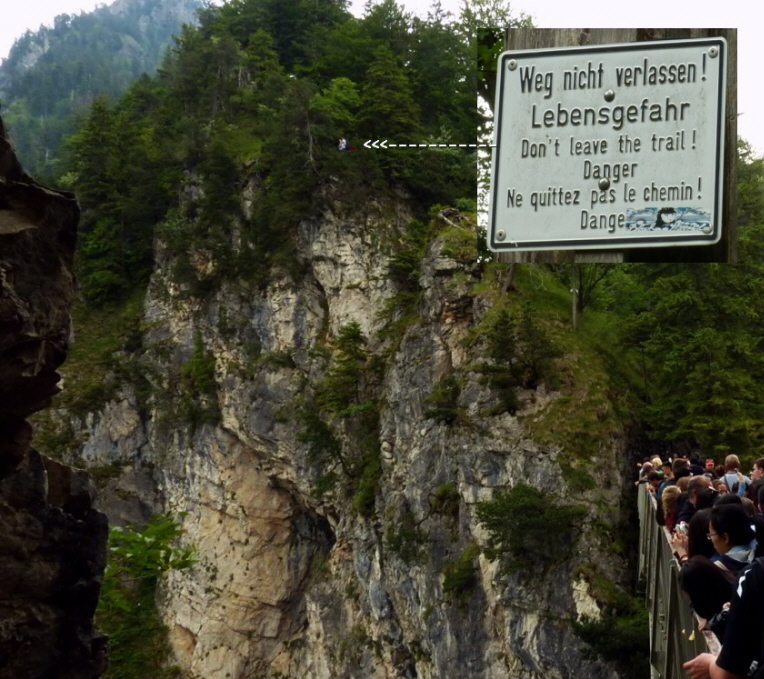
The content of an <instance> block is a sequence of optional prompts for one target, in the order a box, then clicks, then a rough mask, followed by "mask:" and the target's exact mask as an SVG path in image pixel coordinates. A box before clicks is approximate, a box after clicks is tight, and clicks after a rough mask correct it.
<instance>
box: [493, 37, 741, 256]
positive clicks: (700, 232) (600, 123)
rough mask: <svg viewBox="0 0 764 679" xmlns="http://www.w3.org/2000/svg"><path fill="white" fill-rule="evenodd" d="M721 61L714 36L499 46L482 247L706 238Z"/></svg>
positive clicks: (718, 185) (721, 101) (717, 174)
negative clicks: (529, 47)
mask: <svg viewBox="0 0 764 679" xmlns="http://www.w3.org/2000/svg"><path fill="white" fill-rule="evenodd" d="M726 61H727V43H726V41H725V40H724V39H723V38H703V39H695V40H675V41H656V42H640V43H629V44H623V45H596V46H589V47H568V48H557V49H543V50H523V51H512V52H504V53H503V54H502V55H501V56H500V57H499V63H498V79H497V86H496V109H495V116H494V140H493V143H494V149H493V157H492V165H491V198H490V210H489V222H488V224H489V227H488V246H489V247H490V248H491V249H492V250H496V251H512V250H518V251H520V250H566V249H575V250H585V249H608V248H618V249H625V248H634V247H639V248H643V247H667V246H675V245H682V246H686V245H709V244H712V243H716V242H718V241H719V239H720V238H721V228H722V224H721V214H722V181H723V176H722V174H723V163H724V116H725V91H726V89H725V88H726Z"/></svg>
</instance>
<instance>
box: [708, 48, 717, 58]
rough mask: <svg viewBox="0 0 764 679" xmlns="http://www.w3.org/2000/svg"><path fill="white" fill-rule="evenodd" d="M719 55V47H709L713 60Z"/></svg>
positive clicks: (709, 53)
mask: <svg viewBox="0 0 764 679" xmlns="http://www.w3.org/2000/svg"><path fill="white" fill-rule="evenodd" d="M717 54H719V48H718V47H709V48H708V55H709V56H710V57H711V58H712V59H713V58H714V57H715V56H716V55H717Z"/></svg>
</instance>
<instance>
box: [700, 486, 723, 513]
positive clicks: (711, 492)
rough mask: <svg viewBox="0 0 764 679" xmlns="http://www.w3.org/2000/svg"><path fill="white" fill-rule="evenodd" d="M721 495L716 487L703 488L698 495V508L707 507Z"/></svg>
mask: <svg viewBox="0 0 764 679" xmlns="http://www.w3.org/2000/svg"><path fill="white" fill-rule="evenodd" d="M718 496H719V491H718V490H716V488H703V490H699V491H698V497H697V499H696V500H695V507H696V509H707V508H708V507H711V506H712V505H713V504H714V500H715V499H716V498H717V497H718Z"/></svg>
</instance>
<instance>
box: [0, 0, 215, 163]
mask: <svg viewBox="0 0 764 679" xmlns="http://www.w3.org/2000/svg"><path fill="white" fill-rule="evenodd" d="M202 5H203V2H202V0H116V2H114V3H112V4H111V5H106V6H101V7H98V8H97V9H95V10H94V11H92V12H88V13H82V14H79V15H69V14H60V15H59V16H57V17H56V18H55V20H54V23H53V26H50V27H41V28H40V29H39V30H37V31H34V32H33V31H27V32H26V33H25V34H24V35H23V36H21V37H20V38H18V39H17V40H16V42H15V43H14V45H13V47H12V48H11V51H10V53H9V55H8V58H7V59H4V60H3V62H2V64H0V100H1V101H2V105H3V113H4V116H5V120H6V123H7V125H8V127H9V128H10V131H11V135H12V138H13V141H14V143H15V145H16V148H17V152H18V154H19V156H20V157H21V158H22V159H23V162H24V164H25V166H26V167H28V168H29V170H30V172H31V173H32V174H35V175H43V177H45V176H50V175H51V174H52V173H53V171H54V168H55V162H56V159H57V157H58V153H59V149H60V146H61V141H62V139H63V137H64V135H66V134H70V133H72V132H73V131H74V128H75V123H74V117H75V114H77V113H79V112H82V111H84V110H85V109H86V107H87V106H89V105H90V103H91V102H92V101H93V99H94V98H95V97H96V96H99V95H103V96H106V97H108V98H116V97H118V96H119V95H120V94H121V93H122V92H123V91H124V90H125V89H126V88H127V87H128V86H129V85H130V84H131V83H132V82H134V81H135V80H136V79H138V78H139V77H140V76H141V75H142V74H143V73H149V74H150V73H153V72H154V71H155V70H156V69H157V67H158V66H159V64H160V63H161V60H162V57H163V55H164V53H165V51H166V50H167V48H168V47H169V46H171V45H172V36H173V35H176V34H178V33H179V31H180V28H181V26H182V25H183V24H196V23H197V11H198V10H199V8H201V7H202Z"/></svg>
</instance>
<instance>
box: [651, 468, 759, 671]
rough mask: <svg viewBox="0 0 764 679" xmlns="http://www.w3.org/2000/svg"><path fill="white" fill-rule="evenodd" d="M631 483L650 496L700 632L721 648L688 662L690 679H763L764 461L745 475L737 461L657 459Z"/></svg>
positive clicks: (686, 666) (686, 665)
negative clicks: (711, 636) (714, 639)
mask: <svg viewBox="0 0 764 679" xmlns="http://www.w3.org/2000/svg"><path fill="white" fill-rule="evenodd" d="M637 483H645V484H647V487H648V490H649V491H650V492H651V493H653V495H654V496H655V499H656V503H657V509H658V511H657V520H658V523H659V524H661V525H663V526H665V528H666V529H667V531H669V533H670V536H671V537H670V541H671V545H672V548H673V550H674V556H675V557H676V559H677V560H678V561H679V563H680V564H681V568H680V571H679V585H680V588H681V590H682V592H683V593H684V596H686V597H687V598H688V599H689V601H690V604H691V606H692V608H693V610H694V611H695V613H696V615H697V616H698V618H699V619H700V629H701V630H710V631H711V632H713V633H714V634H716V636H717V637H718V638H719V641H720V642H721V643H722V650H721V652H720V653H719V655H718V656H714V655H712V654H711V653H702V654H700V655H698V656H697V657H695V658H692V659H688V660H687V662H685V663H684V668H685V670H686V671H687V674H688V676H689V677H690V678H691V679H743V678H744V677H755V679H764V514H763V513H762V510H764V457H762V458H759V459H758V460H756V462H754V464H753V468H752V469H751V471H750V473H749V474H748V475H746V474H744V473H743V470H742V467H741V464H740V460H739V459H738V457H737V456H736V455H728V456H727V457H726V458H725V460H724V464H723V465H718V466H717V465H715V463H714V461H713V460H700V459H699V458H698V457H697V456H693V457H690V458H689V459H685V458H677V459H674V460H671V461H668V462H666V461H664V460H662V459H661V458H659V457H656V458H654V459H652V460H649V461H646V462H645V463H644V464H643V465H642V467H641V470H640V478H639V480H638V481H637Z"/></svg>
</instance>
